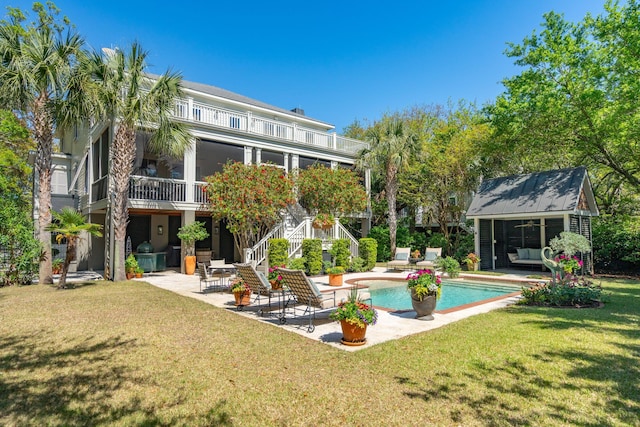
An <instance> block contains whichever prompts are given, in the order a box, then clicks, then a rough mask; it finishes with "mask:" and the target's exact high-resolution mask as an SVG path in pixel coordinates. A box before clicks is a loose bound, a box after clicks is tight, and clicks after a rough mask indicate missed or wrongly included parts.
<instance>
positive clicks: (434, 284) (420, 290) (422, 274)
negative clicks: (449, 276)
mask: <svg viewBox="0 0 640 427" xmlns="http://www.w3.org/2000/svg"><path fill="white" fill-rule="evenodd" d="M407 280H408V282H407V289H409V290H410V291H411V290H412V289H413V292H414V293H415V295H416V297H418V298H419V300H420V301H422V300H423V299H424V297H425V296H429V295H435V296H436V298H440V291H441V288H442V279H441V278H440V276H438V275H436V272H435V271H434V270H429V269H427V270H419V271H417V272H415V273H410V274H409V275H408V276H407Z"/></svg>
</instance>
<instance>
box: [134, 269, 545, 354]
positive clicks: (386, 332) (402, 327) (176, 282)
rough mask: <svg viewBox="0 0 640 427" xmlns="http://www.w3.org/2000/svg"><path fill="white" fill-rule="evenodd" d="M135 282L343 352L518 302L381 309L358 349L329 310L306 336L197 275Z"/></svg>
mask: <svg viewBox="0 0 640 427" xmlns="http://www.w3.org/2000/svg"><path fill="white" fill-rule="evenodd" d="M406 276H407V272H388V271H387V270H386V269H385V268H380V267H376V268H375V269H374V271H372V272H367V273H350V274H346V275H345V276H344V277H345V280H346V281H349V282H352V283H353V281H354V280H358V279H371V278H381V279H394V278H395V279H404V278H406ZM466 276H467V278H469V279H474V277H473V276H472V275H466ZM313 279H314V281H315V282H316V283H318V285H319V287H320V288H321V291H323V292H332V291H333V290H335V289H336V288H335V287H331V286H328V285H326V284H323V283H328V278H327V276H320V277H314V278H313ZM475 279H476V281H479V280H482V281H488V280H487V279H493V280H496V279H498V278H497V277H488V276H476V277H475ZM499 279H500V281H504V280H508V281H511V282H512V283H522V284H526V283H531V282H532V281H533V282H536V281H537V280H532V279H526V278H524V277H523V276H521V275H515V274H508V275H505V276H500V277H499ZM135 280H140V281H144V282H148V283H150V284H152V285H154V286H157V287H159V288H162V289H166V290H169V291H172V292H175V293H177V294H179V295H183V296H186V297H190V298H195V299H198V300H200V301H203V302H206V303H208V304H212V305H215V306H217V307H221V308H225V309H229V310H233V312H234V313H237V314H238V315H241V316H246V317H248V318H251V319H254V320H256V321H261V322H265V323H268V324H271V325H273V327H278V328H285V329H286V330H289V331H291V332H293V333H297V334H300V335H302V336H304V337H306V338H309V339H314V340H318V341H320V342H323V343H325V344H328V345H331V346H334V347H336V348H339V349H342V350H346V351H356V350H360V349H363V348H367V347H370V346H372V345H375V344H379V343H382V342H385V341H388V340H393V339H397V338H401V337H404V336H407V335H411V334H416V333H419V332H425V331H429V330H432V329H435V328H439V327H441V326H444V325H447V324H449V323H451V322H455V321H457V320H460V319H464V318H466V317H469V316H474V315H476V314H480V313H486V312H488V311H491V310H495V309H497V308H502V307H506V306H508V305H511V304H514V303H515V302H516V301H517V299H518V297H517V296H510V297H506V298H501V299H497V300H493V301H491V302H487V303H484V304H476V305H473V306H465V308H461V309H451V310H445V311H444V312H442V313H438V312H436V313H435V314H434V319H433V320H430V321H425V320H417V319H415V312H413V311H405V312H388V311H385V310H378V322H377V324H376V325H373V326H369V327H368V328H367V342H366V343H365V344H364V345H362V346H357V347H352V346H345V345H343V344H341V343H340V339H341V338H342V331H341V328H340V324H339V323H337V322H333V321H331V320H329V319H328V315H329V313H331V310H325V311H324V312H319V313H316V321H315V325H316V327H315V330H314V331H313V332H311V333H308V332H307V324H308V318H306V317H298V318H296V319H293V318H290V317H287V322H286V324H284V325H280V322H279V319H278V317H277V316H275V315H274V316H267V315H265V316H264V317H260V316H258V314H257V310H256V308H255V307H252V306H248V307H245V308H244V310H243V311H237V310H236V308H235V306H234V303H233V301H234V299H233V295H232V294H230V293H228V292H208V293H202V292H200V282H199V278H198V276H197V275H194V276H187V275H184V274H180V273H177V272H174V271H164V272H158V273H146V274H145V275H144V278H142V279H135ZM493 280H492V281H493ZM338 289H339V288H338ZM407 298H408V296H407ZM265 300H266V299H265ZM272 304H273V306H274V312H277V301H276V302H273V303H272Z"/></svg>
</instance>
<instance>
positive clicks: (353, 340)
mask: <svg viewBox="0 0 640 427" xmlns="http://www.w3.org/2000/svg"><path fill="white" fill-rule="evenodd" d="M340 326H342V339H341V340H340V342H342V344H344V345H351V346H355V345H363V344H364V343H365V342H367V339H366V338H365V335H366V334H367V325H364V328H361V327H360V326H358V325H353V324H351V323H349V322H347V321H346V320H341V321H340Z"/></svg>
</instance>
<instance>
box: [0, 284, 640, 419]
mask: <svg viewBox="0 0 640 427" xmlns="http://www.w3.org/2000/svg"><path fill="white" fill-rule="evenodd" d="M604 286H605V289H606V291H608V292H609V293H610V296H609V297H608V302H607V304H606V305H605V307H604V308H601V309H582V310H577V309H549V308H531V307H511V308H508V309H504V310H498V311H494V312H491V313H488V314H484V315H479V316H474V317H471V318H468V319H465V320H462V321H459V322H457V323H453V324H451V325H449V326H446V327H443V328H440V329H437V330H434V331H431V332H425V333H422V334H419V335H414V336H410V337H406V338H403V339H399V340H396V341H391V342H387V343H384V344H380V345H377V346H373V347H371V348H368V349H364V350H362V351H358V352H354V353H349V352H344V351H341V350H338V349H335V348H333V347H330V346H327V345H325V344H322V343H319V342H315V341H311V340H309V339H307V338H305V337H303V336H299V335H298V334H294V333H290V332H287V331H286V330H284V329H282V328H279V327H274V326H271V325H267V324H262V323H260V322H256V321H253V320H251V319H247V318H244V317H242V316H238V315H236V314H235V313H233V312H231V311H228V310H225V309H219V308H215V307H213V306H210V305H207V304H204V303H201V302H199V301H196V300H193V299H190V298H184V297H180V296H178V295H175V294H173V293H170V292H166V291H163V290H160V289H157V288H154V287H152V286H149V285H146V284H141V283H135V282H122V283H108V282H104V283H97V284H93V285H85V286H80V287H78V288H76V289H72V290H66V291H59V290H55V289H54V288H52V287H48V286H40V285H37V286H28V287H22V288H15V287H12V288H2V289H0V425H21V426H22V425H34V426H35V425H37V426H40V425H64V426H75V425H77V426H85V425H145V426H152V425H185V426H194V425H229V426H231V425H233V426H263V425H274V426H284V425H286V426H298V425H314V426H316V425H317V426H319V425H354V426H374V425H375V426H378V425H379V426H392V425H402V426H405V425H418V424H421V425H464V426H469V425H496V426H499V425H554V426H555V425H581V426H596V425H640V381H638V378H640V328H639V323H640V282H636V281H628V280H627V281H623V280H620V281H608V282H605V283H604ZM368 333H369V334H375V326H374V327H372V328H371V329H370V330H369V331H368Z"/></svg>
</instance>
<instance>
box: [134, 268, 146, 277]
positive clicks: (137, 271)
mask: <svg viewBox="0 0 640 427" xmlns="http://www.w3.org/2000/svg"><path fill="white" fill-rule="evenodd" d="M133 272H134V273H135V275H136V277H137V278H138V279H139V278H141V277H142V276H143V275H144V269H143V268H142V267H140V266H138V267H137V268H136V269H135V270H134V271H133Z"/></svg>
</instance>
